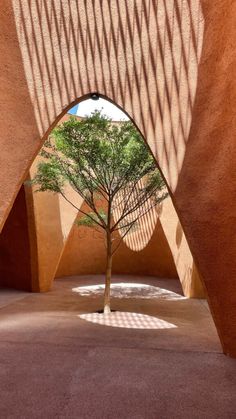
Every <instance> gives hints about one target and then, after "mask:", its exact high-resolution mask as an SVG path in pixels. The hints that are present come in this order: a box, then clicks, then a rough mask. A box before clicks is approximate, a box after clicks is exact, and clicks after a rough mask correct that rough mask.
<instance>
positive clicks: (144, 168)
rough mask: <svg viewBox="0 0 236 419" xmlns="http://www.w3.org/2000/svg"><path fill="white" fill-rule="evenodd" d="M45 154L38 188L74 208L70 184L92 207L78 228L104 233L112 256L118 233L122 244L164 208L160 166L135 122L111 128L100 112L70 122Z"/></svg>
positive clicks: (54, 133) (58, 130)
mask: <svg viewBox="0 0 236 419" xmlns="http://www.w3.org/2000/svg"><path fill="white" fill-rule="evenodd" d="M41 155H42V156H43V157H44V159H43V161H42V162H41V163H40V164H39V166H38V170H37V174H36V176H35V178H34V180H33V183H34V184H36V185H37V187H38V189H37V190H39V191H52V192H55V193H60V194H61V195H62V196H63V197H64V198H65V199H66V200H67V201H68V202H70V203H71V205H73V206H75V207H76V205H75V204H74V203H73V202H72V201H71V199H70V196H67V193H66V188H65V186H66V184H68V183H69V184H70V185H71V187H72V188H73V189H74V190H75V191H76V192H77V193H78V194H79V195H80V196H81V197H82V198H83V200H84V202H85V203H86V204H87V205H88V207H89V208H90V211H88V212H84V211H83V210H82V209H81V208H80V207H76V208H77V210H78V212H80V213H82V217H81V218H80V219H79V221H78V224H79V225H85V226H88V227H96V228H99V229H100V230H101V231H103V232H105V235H106V242H107V252H108V254H109V256H110V258H111V257H112V254H113V253H114V252H115V251H116V249H117V248H118V246H119V243H118V244H116V246H113V237H114V233H115V232H116V231H119V233H120V241H121V240H122V238H124V236H125V235H126V234H128V233H129V232H130V231H131V230H132V229H133V228H134V227H135V224H136V222H137V220H138V219H139V218H141V217H143V216H144V215H145V214H147V213H148V212H149V211H150V210H151V209H152V208H153V207H154V206H156V205H157V204H158V203H160V202H161V201H162V200H163V199H164V198H165V197H166V196H167V191H166V187H165V183H164V181H163V178H162V177H161V174H160V172H159V171H158V169H157V167H156V164H155V161H154V159H153V157H152V155H151V153H150V151H149V149H148V148H147V146H146V144H145V143H144V140H143V138H142V137H141V135H140V133H139V132H138V130H137V129H136V128H135V127H134V125H133V123H131V122H122V123H119V124H116V123H112V121H110V120H109V119H108V118H106V117H104V116H102V115H101V114H100V113H99V112H97V111H96V112H94V113H93V114H92V115H91V116H90V117H87V118H85V119H82V120H78V119H77V118H75V117H71V118H70V119H69V120H68V121H66V122H64V123H63V124H61V125H59V126H57V127H56V128H55V129H54V130H53V131H52V134H51V136H50V137H49V139H48V140H47V142H46V143H45V146H44V147H43V150H42V152H41Z"/></svg>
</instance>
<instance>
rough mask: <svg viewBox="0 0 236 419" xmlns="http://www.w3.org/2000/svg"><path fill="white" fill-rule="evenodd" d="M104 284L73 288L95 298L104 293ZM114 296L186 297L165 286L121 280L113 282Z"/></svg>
mask: <svg viewBox="0 0 236 419" xmlns="http://www.w3.org/2000/svg"><path fill="white" fill-rule="evenodd" d="M104 288H105V285H104V284H96V285H86V286H79V287H76V288H73V289H72V291H73V292H77V293H78V294H79V295H80V296H84V297H90V298H94V297H97V296H100V295H103V293H104ZM111 297H112V298H125V299H126V298H141V299H162V300H179V299H185V297H182V296H181V295H179V294H177V293H175V292H173V291H169V290H167V289H164V288H160V287H155V286H153V285H149V284H140V283H132V282H119V283H115V284H111Z"/></svg>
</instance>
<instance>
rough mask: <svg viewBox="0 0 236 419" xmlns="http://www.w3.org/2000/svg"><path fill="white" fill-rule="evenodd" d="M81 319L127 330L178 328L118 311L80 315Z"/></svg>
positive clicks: (149, 318)
mask: <svg viewBox="0 0 236 419" xmlns="http://www.w3.org/2000/svg"><path fill="white" fill-rule="evenodd" d="M78 317H79V318H80V319H83V320H86V321H88V322H91V323H97V324H99V325H103V326H111V327H123V328H127V329H173V328H176V327H177V326H176V325H174V324H172V323H169V322H167V321H165V320H162V319H159V318H157V317H154V316H148V315H146V314H140V313H130V312H121V311H116V312H113V313H108V314H104V313H87V314H80V315H79V316H78Z"/></svg>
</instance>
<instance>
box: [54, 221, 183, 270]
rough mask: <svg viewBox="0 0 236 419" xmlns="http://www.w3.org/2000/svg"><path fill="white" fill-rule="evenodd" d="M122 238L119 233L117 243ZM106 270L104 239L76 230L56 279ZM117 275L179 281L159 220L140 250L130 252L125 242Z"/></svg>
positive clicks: (117, 259) (116, 262)
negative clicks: (133, 275)
mask: <svg viewBox="0 0 236 419" xmlns="http://www.w3.org/2000/svg"><path fill="white" fill-rule="evenodd" d="M119 239H120V236H119V234H117V236H116V243H118V242H119ZM105 268H106V250H105V241H104V236H103V235H102V234H101V233H99V232H97V231H95V230H92V229H90V228H86V227H82V226H80V227H78V226H77V225H76V224H75V225H74V226H73V227H72V229H71V233H70V235H69V237H68V240H67V243H66V245H65V249H64V251H63V254H62V257H61V260H60V263H59V266H58V270H57V273H56V277H62V276H68V275H83V274H100V273H104V272H105ZM113 272H114V273H117V274H130V275H132V274H136V275H153V276H157V277H159V278H177V277H178V274H177V271H176V268H175V264H174V260H173V256H172V254H171V251H170V248H169V245H168V243H167V240H166V237H165V234H164V232H163V229H162V226H161V224H160V222H159V221H157V223H156V227H155V229H154V232H153V234H152V237H151V238H150V241H149V242H148V243H147V245H146V246H145V247H144V249H142V250H139V251H134V250H132V249H130V248H129V247H128V246H127V245H126V244H125V243H124V241H122V243H121V245H120V247H119V248H118V250H117V252H116V253H115V254H114V257H113Z"/></svg>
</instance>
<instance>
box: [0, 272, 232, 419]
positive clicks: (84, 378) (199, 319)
mask: <svg viewBox="0 0 236 419" xmlns="http://www.w3.org/2000/svg"><path fill="white" fill-rule="evenodd" d="M102 282H103V279H102V277H98V276H97V277H93V276H90V277H77V278H76V277H70V278H64V279H60V280H57V281H55V284H54V289H53V291H52V292H50V293H47V294H28V295H27V296H25V294H24V295H23V294H22V298H20V299H19V298H18V297H19V296H18V295H17V298H15V300H14V299H12V301H10V300H8V302H9V303H7V305H5V306H3V307H2V308H1V309H0V394H1V404H0V418H4V419H5V418H72V419H73V418H98V419H100V418H117V419H118V418H122V419H123V418H125V419H126V418H135V419H136V418H138V419H139V418H140V419H141V418H147V419H149V418H153V419H159V418H160V419H162V418H168V419H172V418H184V419H185V418H204V419H205V418H211V419H215V418H219V419H222V418H235V417H236V360H234V359H230V358H227V357H225V356H224V355H222V354H221V347H220V344H219V339H218V336H217V334H216V331H215V328H214V325H213V322H212V319H211V316H210V313H209V309H208V307H207V304H206V303H205V302H204V301H202V300H188V299H185V298H184V297H183V296H182V295H181V290H180V286H179V283H178V282H177V281H175V280H157V279H155V278H138V277H136V278H135V277H118V276H116V277H115V278H114V280H113V282H114V283H115V286H114V287H113V308H114V310H119V311H120V312H122V314H119V313H117V312H115V313H112V315H111V316H110V317H109V318H106V319H104V316H102V317H101V315H94V314H91V312H93V311H95V310H98V309H100V308H101V305H102V289H101V286H100V284H102ZM124 282H126V283H127V282H128V283H129V285H126V288H124V286H123V285H122V283H124ZM1 298H2V299H3V297H2V296H1ZM136 313H137V314H136ZM99 316H100V317H99ZM98 322H99V323H100V324H99V323H98ZM101 323H104V324H101ZM107 324H111V326H108V325H107Z"/></svg>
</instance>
